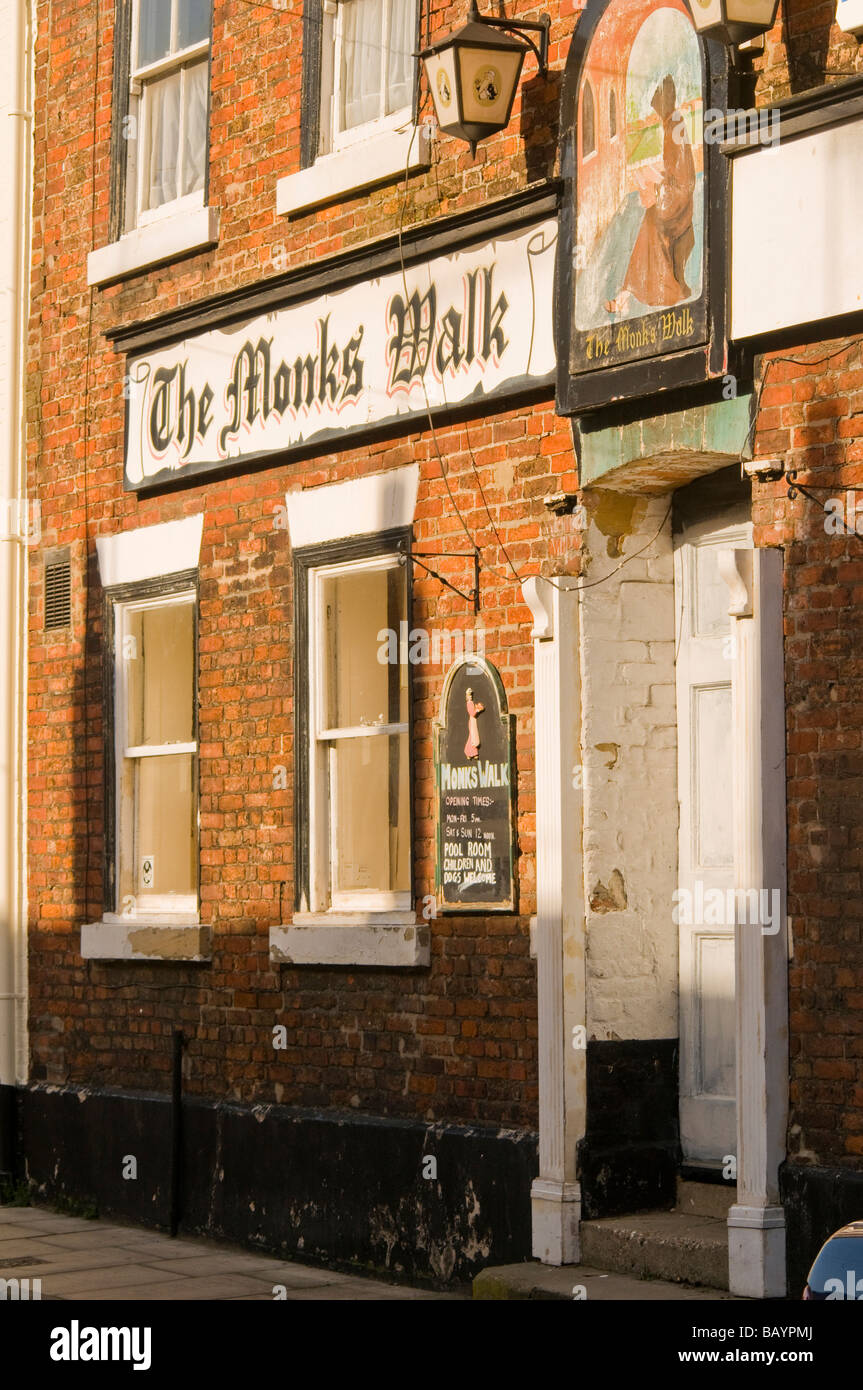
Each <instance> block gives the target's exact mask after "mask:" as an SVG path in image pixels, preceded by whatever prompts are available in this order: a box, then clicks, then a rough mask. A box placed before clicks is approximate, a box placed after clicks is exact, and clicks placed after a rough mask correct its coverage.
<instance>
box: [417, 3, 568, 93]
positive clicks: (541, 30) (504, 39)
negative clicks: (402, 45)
mask: <svg viewBox="0 0 863 1390" xmlns="http://www.w3.org/2000/svg"><path fill="white" fill-rule="evenodd" d="M550 27H551V20H550V18H549V16H548V15H547V14H544V15H542V16H541V18H540V19H539V20H538V21H536V22H531V21H529V20H518V21H514V20H513V21H510V20H508V19H494V18H492V17H488V18H486V16H485V15H481V14H480V12H479V10H478V9H477V5H476V0H471V4H470V10H469V11H468V16H467V24H464V25H462V27H461V29H455V30H453V32H452V33H450V34H446V35H445V36H444V38H442V39H438V40H437V41H436V42H435V43H433V44H430V45H429V47H428V48H424V49H423V51H422V52H421V53H420V54H419V57H420V58H428V57H430V56H431V55H432V54H433V53H439V52H440V51H441V49H443V48H448V47H449V46H450V44H452V43H454V42H458V44H459V45H460V46H464V47H466V48H497V49H510V50H511V49H513V48H523V46H524V45H523V44H520V43H519V42H518V40H517V39H514V38H511V37H510V35H512V34H519V35H520V36H521V37H522V38H523V39H524V42H525V43H526V44H527V45H528V48H529V49H530V50H531V52H532V53H533V54H534V55H535V57H536V61H537V63H538V64H539V75H540V77H547V76H548V31H549V28H550ZM496 29H498V30H500V31H501V32H500V33H498V34H495V32H494V31H495V30H496ZM532 33H535V34H538V35H539V42H538V43H534V41H533V39H532V38H531V37H530V35H531V34H532ZM525 51H526V50H525Z"/></svg>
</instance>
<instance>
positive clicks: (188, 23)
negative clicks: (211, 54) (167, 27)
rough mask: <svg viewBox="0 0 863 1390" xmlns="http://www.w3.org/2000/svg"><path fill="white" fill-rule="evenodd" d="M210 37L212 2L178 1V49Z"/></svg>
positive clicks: (204, 0)
mask: <svg viewBox="0 0 863 1390" xmlns="http://www.w3.org/2000/svg"><path fill="white" fill-rule="evenodd" d="M209 37H210V0H177V47H178V48H188V47H189V44H191V43H198V42H199V41H200V40H201V39H208V38H209Z"/></svg>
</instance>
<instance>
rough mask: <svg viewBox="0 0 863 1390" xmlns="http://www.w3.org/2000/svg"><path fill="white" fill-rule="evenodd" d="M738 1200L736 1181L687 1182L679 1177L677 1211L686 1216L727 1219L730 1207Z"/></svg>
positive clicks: (718, 1219)
mask: <svg viewBox="0 0 863 1390" xmlns="http://www.w3.org/2000/svg"><path fill="white" fill-rule="evenodd" d="M736 1201H737V1187H736V1185H735V1184H734V1183H721V1184H720V1183H713V1182H686V1181H684V1179H683V1178H678V1179H677V1205H676V1207H675V1211H682V1212H683V1213H684V1215H685V1216H713V1217H715V1218H716V1220H717V1221H725V1220H727V1217H728V1208H729V1207H731V1206H733V1205H734V1203H735V1202H736Z"/></svg>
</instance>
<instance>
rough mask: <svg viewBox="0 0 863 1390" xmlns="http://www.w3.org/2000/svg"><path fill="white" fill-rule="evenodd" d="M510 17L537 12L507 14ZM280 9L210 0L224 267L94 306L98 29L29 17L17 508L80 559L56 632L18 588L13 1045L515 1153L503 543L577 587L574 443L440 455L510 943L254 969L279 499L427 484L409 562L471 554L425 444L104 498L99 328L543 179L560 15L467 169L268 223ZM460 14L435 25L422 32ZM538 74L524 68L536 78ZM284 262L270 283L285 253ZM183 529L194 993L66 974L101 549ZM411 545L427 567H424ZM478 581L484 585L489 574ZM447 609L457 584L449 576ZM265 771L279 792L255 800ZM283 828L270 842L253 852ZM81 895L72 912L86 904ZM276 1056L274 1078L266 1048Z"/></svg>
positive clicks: (103, 151) (295, 151)
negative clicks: (405, 475)
mask: <svg viewBox="0 0 863 1390" xmlns="http://www.w3.org/2000/svg"><path fill="white" fill-rule="evenodd" d="M511 9H512V12H513V13H514V14H518V13H522V14H524V15H528V14H531V15H532V14H533V12H532V11H531V10H530V8H529V7H527V6H522V5H515V6H513V7H511ZM300 12H301V9H300V6H299V5H296V6H295V7H294V9H293V10H289V11H279V10H271V9H269V8H267V7H266V6H254V5H250V4H245V3H241V0H232V3H230V4H225V3H221V0H216V5H215V16H214V26H213V66H212V114H211V125H210V190H209V202H210V203H211V204H213V205H215V206H217V207H219V208H220V210H221V235H220V241H219V244H218V247H216V248H215V249H214V250H213V251H211V252H208V253H206V254H203V255H197V256H192V257H190V258H188V259H187V260H185V261H183V262H180V263H178V264H176V265H173V266H168V267H166V268H162V269H159V270H154V271H150V272H147V273H144V274H140V275H138V276H135V277H132V278H130V279H129V280H128V281H127V282H125V283H124V284H121V285H117V286H114V287H111V288H109V289H107V290H104V291H103V290H99V289H96V290H93V291H90V290H88V288H87V285H86V255H87V252H88V251H89V250H90V249H91V248H93V247H97V246H102V245H104V244H105V243H106V242H107V241H108V239H109V221H108V206H109V175H110V167H109V139H110V119H111V81H112V31H113V6H112V4H111V3H104V2H103V3H101V5H100V6H99V14H98V20H99V35H98V62H97V52H96V43H97V40H96V5H95V4H92V3H89V4H88V3H82V4H76V3H73V0H59V3H55V4H54V5H52V6H51V7H49V6H47V5H45V4H42V5H40V6H39V9H38V20H39V30H38V40H37V54H36V93H37V95H36V116H35V120H34V133H35V185H36V191H35V206H34V226H35V244H34V263H33V285H32V293H33V305H32V323H31V335H30V350H29V384H30V386H29V407H28V429H29V451H30V464H31V490H32V491H34V492H35V494H36V495H37V496H38V497H39V498H40V499H41V503H42V524H43V544H44V545H45V546H54V545H67V544H68V545H70V546H71V553H72V571H73V613H74V625H73V631H72V635H71V638H66V637H64V638H63V639H62V640H59V641H58V640H55V639H54V638H53V636H52V634H50V633H45V631H44V628H43V585H42V570H41V555H40V553H38V552H37V553H35V554H34V558H33V565H32V573H31V586H32V587H31V598H30V617H31V628H32V630H31V671H30V687H29V698H30V710H31V751H30V769H29V771H30V781H29V786H30V824H31V840H30V888H29V891H30V913H31V951H30V992H31V993H30V1026H31V1050H32V1077H33V1079H34V1080H40V1079H47V1080H49V1081H51V1082H66V1081H75V1082H80V1083H91V1084H102V1085H111V1086H128V1087H134V1088H156V1089H160V1090H162V1089H165V1088H166V1086H167V1080H168V1078H167V1071H168V1067H169V1056H170V1049H169V1035H170V1030H171V1029H172V1028H174V1027H177V1026H180V1027H182V1028H183V1029H184V1031H185V1032H186V1034H187V1036H188V1037H189V1039H190V1043H189V1048H188V1059H187V1071H188V1075H187V1087H188V1090H189V1091H190V1092H191V1093H197V1094H204V1095H209V1096H230V1097H234V1098H237V1099H242V1100H245V1101H273V1100H275V1101H282V1102H285V1103H298V1104H309V1105H313V1104H330V1105H336V1106H345V1105H354V1106H357V1107H359V1108H362V1109H364V1110H369V1111H374V1112H377V1113H381V1112H386V1113H390V1114H397V1113H400V1114H405V1115H424V1114H428V1115H433V1116H434V1117H435V1118H448V1119H455V1120H457V1119H464V1120H471V1121H478V1120H479V1121H487V1122H491V1123H505V1124H516V1125H529V1126H535V1124H536V1120H537V1116H536V1057H535V1037H536V986H535V976H534V967H533V963H532V961H531V960H530V959H529V954H528V917H529V915H530V913H531V912H532V911H533V910H534V885H535V874H534V857H533V855H534V843H533V834H534V801H533V795H534V793H533V717H532V707H533V687H532V674H533V652H532V642H531V638H530V627H531V617H530V614H529V611H528V610H527V608H526V607H525V605H524V603H523V602H522V600H521V591H520V585H519V583H518V581H517V580H516V578H515V576H513V575H512V574H511V573H510V571H509V568H508V564H507V561H506V558H505V556H504V554H503V553H502V551H501V548H500V546H499V544H498V541H497V539H496V538H495V536H494V534H493V532H492V529H491V525H490V522H489V519H488V516H487V515H486V513H485V510H484V508H483V505H482V501H481V498H480V496H479V492H478V489H477V482H476V474H475V472H474V462H475V465H476V468H477V469H478V472H479V476H480V478H481V480H482V486H483V490H484V493H485V497H486V499H487V502H488V505H489V508H490V511H491V514H492V517H493V520H494V525H495V527H496V529H497V531H498V533H499V535H500V537H501V538H502V540H503V542H504V544H505V546H506V549H507V551H508V553H509V557H510V559H511V561H512V563H513V565H514V566H515V567H516V569H517V570H518V571H519V573H520V574H521V575H525V574H528V573H535V572H536V571H537V570H538V569H539V567H540V565H541V564H543V563H545V564H546V566H548V565H549V564H550V565H551V567H552V568H562V567H571V562H572V560H573V555H572V553H571V548H572V540H571V537H572V531H571V526H569V525H564V524H562V523H561V521H560V520H559V519H558V518H555V517H553V516H552V515H551V514H549V513H548V512H547V511H546V509H545V508H544V507H543V505H542V500H541V499H542V497H543V496H544V495H545V494H546V493H549V492H553V491H556V490H558V489H560V488H561V487H569V488H572V487H573V486H574V474H573V472H572V470H573V469H574V461H573V457H572V444H571V435H570V430H569V426H568V424H567V423H566V422H563V421H561V420H559V419H557V418H556V417H555V415H554V413H553V406H552V403H551V402H546V403H545V404H543V405H538V406H536V407H526V408H524V409H521V410H515V411H509V412H506V411H502V412H498V413H495V414H493V415H489V416H488V417H486V418H482V417H478V418H475V419H474V420H472V421H470V422H469V423H468V424H467V425H460V426H458V427H455V426H453V427H449V428H446V429H440V430H438V444H439V447H440V450H441V452H442V454H443V456H444V458H445V460H446V463H447V469H448V472H449V476H450V480H451V485H452V487H453V490H454V492H455V495H456V497H457V500H458V503H459V507H460V509H461V511H462V513H463V515H464V517H465V520H466V522H467V524H468V526H469V528H470V530H471V533H472V534H473V535H474V536H477V537H478V538H479V543H480V546H481V548H482V553H483V562H484V565H485V566H486V567H487V568H485V569H484V571H483V574H482V579H481V588H482V613H481V618H482V622H483V624H484V626H485V628H486V630H487V638H486V652H487V655H488V656H489V658H490V659H491V660H492V661H493V662H495V664H496V665H498V667H499V668H500V670H501V674H502V676H503V681H504V685H505V688H506V691H507V695H508V698H509V701H510V708H511V710H512V711H513V712H514V713H515V714H516V716H517V762H518V849H519V855H520V858H519V860H518V872H519V879H520V890H521V902H520V908H521V916H520V917H518V918H512V917H498V918H495V917H492V918H488V919H484V918H482V917H475V916H467V917H441V918H438V919H437V921H435V922H434V923H433V924H432V926H433V930H432V965H431V968H430V970H420V971H414V972H411V973H404V972H391V971H384V970H356V971H352V970H349V969H313V968H303V969H288V968H284V967H283V968H279V967H274V966H272V965H271V964H270V961H269V955H268V930H269V927H270V926H271V925H273V924H278V923H280V922H283V921H285V920H290V912H291V908H292V905H293V825H292V818H293V813H292V807H293V769H292V740H293V727H294V724H293V701H292V654H291V642H292V621H293V611H292V595H291V557H290V549H289V540H288V537H287V536H286V533H285V532H284V531H283V530H278V529H275V528H274V526H273V517H274V513H275V510H276V507H277V505H278V504H279V503H283V502H284V494H285V491H286V489H288V488H293V487H297V486H303V487H308V486H314V485H316V484H320V483H324V482H330V481H334V480H337V479H344V478H348V477H352V476H357V475H358V474H361V473H366V472H375V471H380V470H381V469H385V468H390V467H395V466H397V465H399V464H403V463H406V462H408V461H417V462H419V463H420V465H421V471H422V482H421V488H420V495H419V503H418V508H417V526H416V535H417V543H418V548H423V546H424V545H425V548H427V549H435V548H447V547H446V546H444V545H442V541H445V540H447V539H449V538H452V540H453V542H454V544H453V545H452V546H450V547H449V548H452V549H458V548H462V547H463V546H464V545H466V544H467V540H466V537H465V535H464V532H463V530H462V528H461V526H460V523H459V521H458V519H457V517H455V516H454V515H453V509H452V506H451V505H450V503H449V499H448V497H447V494H446V491H445V487H444V484H443V480H442V478H441V470H440V465H439V463H438V460H437V455H436V451H435V448H434V444H433V441H432V438H431V436H430V434H429V432H428V431H427V430H418V431H417V432H415V433H412V434H411V435H410V436H408V437H406V438H404V439H401V440H398V441H396V442H384V443H378V444H374V445H372V446H368V445H366V446H363V447H361V448H356V447H350V448H345V449H342V450H338V451H334V452H333V453H331V454H328V455H326V456H325V457H321V458H318V459H314V460H312V461H307V462H304V463H299V464H297V463H291V464H281V465H279V466H274V467H272V468H269V469H264V470H262V471H259V472H256V473H254V474H253V475H245V476H243V475H240V476H237V477H234V478H232V479H229V480H226V481H222V482H219V483H206V484H203V485H200V486H197V487H188V488H184V489H182V490H180V491H177V492H174V493H171V494H161V495H158V496H153V497H149V498H147V499H141V500H139V499H137V498H136V497H135V496H133V495H131V494H127V493H124V491H123V488H122V454H123V420H124V400H123V396H122V386H123V373H124V359H123V358H122V357H121V356H119V355H116V354H114V353H113V352H112V351H111V350H110V348H109V346H108V344H107V343H106V340H105V338H104V336H103V335H104V332H105V330H106V329H108V328H110V327H112V326H115V325H118V324H121V323H126V322H131V321H135V320H139V319H145V318H148V317H151V316H152V315H154V314H156V313H162V312H164V311H166V310H168V309H170V308H171V307H172V306H174V305H177V304H187V303H190V302H193V301H196V300H201V299H204V298H205V297H209V296H210V295H213V294H217V293H220V292H223V291H226V290H230V289H233V288H236V287H238V286H243V285H252V284H257V283H260V282H261V281H262V280H263V279H265V278H266V277H268V276H271V275H273V274H275V273H276V272H277V270H279V269H285V268H288V267H290V268H292V267H302V266H308V265H310V264H312V263H314V262H316V261H318V260H319V259H320V258H322V257H325V256H327V255H329V254H331V253H334V252H337V251H339V250H340V249H342V248H344V247H347V246H350V245H353V244H357V243H361V242H364V241H367V240H370V239H374V238H376V237H379V236H381V235H384V234H386V233H390V232H392V231H394V230H395V228H396V227H397V225H398V222H399V218H400V217H402V216H403V218H404V222H405V225H411V224H413V223H418V222H426V221H428V220H430V219H432V218H433V217H435V216H437V215H438V214H439V213H443V214H448V213H454V212H458V211H464V212H469V211H470V210H471V209H473V208H478V207H480V206H482V205H484V204H486V203H487V202H488V200H489V199H491V198H496V197H500V196H503V195H505V194H507V193H511V192H514V191H516V190H518V189H519V188H522V187H524V186H525V185H526V183H527V182H529V181H536V180H537V179H541V178H544V177H546V176H547V175H549V174H550V173H552V172H553V160H554V154H553V152H554V149H555V145H556V136H557V99H558V93H559V75H560V74H559V69H560V68H561V67H562V64H563V61H564V59H565V53H566V49H567V46H568V38H569V35H570V33H571V31H572V28H573V25H574V23H575V10H574V9H573V7H572V6H571V5H565V6H564V9H563V13H562V14H560V15H559V16H556V17H555V19H554V24H553V29H552V47H551V61H552V65H553V66H554V68H555V69H556V70H557V71H556V72H555V75H554V77H553V80H552V81H551V82H550V83H549V84H548V85H543V84H541V83H531V81H530V80H528V81H527V83H526V84H523V87H522V93H523V95H522V96H520V97H519V98H518V99H517V104H516V109H515V113H514V117H513V121H512V123H511V124H510V126H509V127H508V129H507V130H506V131H505V132H504V133H502V134H501V135H500V136H499V137H497V138H496V139H495V140H492V141H489V142H488V143H487V144H486V145H485V146H481V147H480V151H479V154H478V157H477V160H476V162H473V161H472V160H471V159H470V157H469V154H468V153H467V147H466V146H464V145H461V144H458V143H456V142H454V141H450V140H443V141H442V142H441V143H440V144H439V145H438V147H437V151H436V155H435V162H434V165H433V168H432V169H431V170H430V171H429V172H428V173H427V174H420V175H418V176H413V177H411V178H410V179H409V180H408V182H407V186H406V187H405V184H404V181H401V182H399V183H394V184H392V185H390V186H387V187H384V188H382V189H380V190H377V191H375V192H373V193H371V194H369V193H364V194H361V195H357V196H356V197H354V198H353V199H351V200H349V201H347V202H345V203H343V204H340V205H337V206H333V207H330V208H323V209H320V210H318V211H316V212H314V213H311V214H309V215H307V216H303V217H299V218H297V219H294V220H291V221H288V219H286V218H284V217H278V216H277V215H276V211H275V194H276V181H277V179H278V178H279V177H281V176H282V175H284V174H287V173H290V172H293V171H294V170H296V169H297V168H298V167H299V110H300V83H301V47H302V45H301V23H300ZM462 18H463V16H462V15H461V12H460V11H459V10H458V9H457V8H456V7H453V8H452V9H451V10H447V11H446V12H443V11H436V12H435V17H434V23H435V26H436V27H437V25H438V24H439V23H440V24H441V25H443V26H445V27H449V26H450V24H455V23H457V22H460V20H461V19H462ZM531 64H532V60H530V59H529V60H528V79H529V73H530V67H531ZM283 248H284V251H285V253H286V256H287V260H286V261H284V260H281V259H280V253H281V252H282V249H283ZM201 511H203V513H204V516H205V522H204V535H203V543H202V550H201V568H200V663H199V664H200V730H201V760H200V761H201V770H200V788H201V803H200V805H201V840H200V848H201V885H202V886H201V908H202V919H203V920H204V921H205V922H207V923H210V924H211V925H212V928H213V940H214V946H213V962H212V964H211V965H202V966H189V965H175V964H158V965H146V964H138V963H136V964H119V963H117V964H113V963H112V964H107V963H101V962H89V963H85V962H84V961H82V959H81V957H80V954H79V948H80V926H81V924H82V922H85V921H94V920H97V919H98V917H99V916H100V915H101V903H102V856H103V740H104V730H103V726H102V686H101V681H102V665H101V662H102V648H101V631H100V626H101V590H100V587H99V579H98V569H97V567H96V565H95V545H94V540H95V537H96V536H98V535H107V534H112V533H114V532H117V531H121V530H124V529H127V528H129V527H133V526H143V525H148V524H152V523H154V522H159V521H166V520H171V519H175V518H177V517H180V516H183V515H186V514H189V513H199V512H201ZM426 543H428V544H426ZM492 571H497V573H493V572H492ZM446 573H447V574H448V576H449V577H450V578H451V579H452V582H453V583H455V584H456V585H457V586H459V587H464V588H466V587H469V586H470V584H471V583H472V568H471V567H469V566H468V565H462V566H461V567H459V563H458V562H457V561H455V562H451V565H450V567H449V568H448V569H447V570H446ZM413 621H414V623H415V624H419V625H424V626H428V627H430V628H433V627H434V626H435V625H439V626H446V627H448V628H452V627H455V626H458V625H461V624H464V623H467V622H469V623H470V625H473V614H472V611H471V610H469V609H468V607H467V605H466V604H464V603H462V602H461V601H460V600H459V599H458V598H456V596H455V595H453V594H451V593H449V591H447V590H445V589H442V588H441V587H440V586H439V585H438V584H437V583H436V582H435V581H434V580H432V579H430V578H429V577H428V576H423V575H422V573H421V572H419V571H418V572H417V577H416V583H415V586H414V609H413ZM414 680H415V691H414V694H415V698H416V706H415V708H416V715H417V719H416V724H415V728H414V757H415V790H416V806H415V812H416V829H417V854H416V889H417V893H418V895H419V897H422V895H423V894H425V893H430V892H432V891H433V873H434V863H433V841H432V838H431V837H432V832H433V821H432V816H433V807H432V764H431V728H430V721H431V719H432V717H433V715H434V714H435V713H436V709H437V702H438V699H439V695H440V690H441V686H442V680H443V671H442V670H441V669H439V668H436V667H429V668H417V669H416V671H415V674H414ZM279 763H284V764H286V765H287V768H288V786H287V788H286V789H285V790H283V791H274V790H273V768H274V767H275V766H276V765H277V764H279ZM273 824H275V825H276V829H274V830H267V829H264V828H262V827H264V826H267V825H273ZM85 880H86V890H85ZM279 1023H283V1024H285V1025H286V1026H287V1029H288V1040H289V1045H288V1048H287V1050H286V1051H274V1049H273V1046H272V1028H273V1026H274V1025H275V1024H279Z"/></svg>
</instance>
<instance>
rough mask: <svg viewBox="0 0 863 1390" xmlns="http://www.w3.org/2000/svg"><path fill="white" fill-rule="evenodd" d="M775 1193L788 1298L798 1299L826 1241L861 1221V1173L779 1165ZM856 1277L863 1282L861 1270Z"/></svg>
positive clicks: (836, 1169) (862, 1216)
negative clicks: (781, 1213)
mask: <svg viewBox="0 0 863 1390" xmlns="http://www.w3.org/2000/svg"><path fill="white" fill-rule="evenodd" d="M779 1193H780V1197H781V1200H782V1205H783V1207H784V1209H785V1242H786V1251H787V1256H786V1262H787V1266H788V1297H789V1298H799V1297H800V1295H801V1294H802V1292H803V1285H804V1284H805V1283H806V1276H807V1274H808V1273H809V1268H810V1266H811V1264H812V1261H813V1260H814V1259H815V1256H816V1255H817V1254H818V1251H819V1250H820V1249H821V1246H822V1245H823V1244H824V1242H825V1240H826V1239H827V1237H828V1236H832V1234H833V1232H834V1231H837V1230H838V1229H839V1227H840V1226H846V1225H847V1224H848V1223H849V1222H850V1221H863V1172H855V1171H854V1170H853V1169H850V1168H820V1167H808V1166H804V1165H803V1164H797V1163H783V1165H782V1167H781V1168H780V1170H779ZM857 1277H858V1279H863V1268H861V1270H860V1271H859V1273H858V1276H857Z"/></svg>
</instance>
